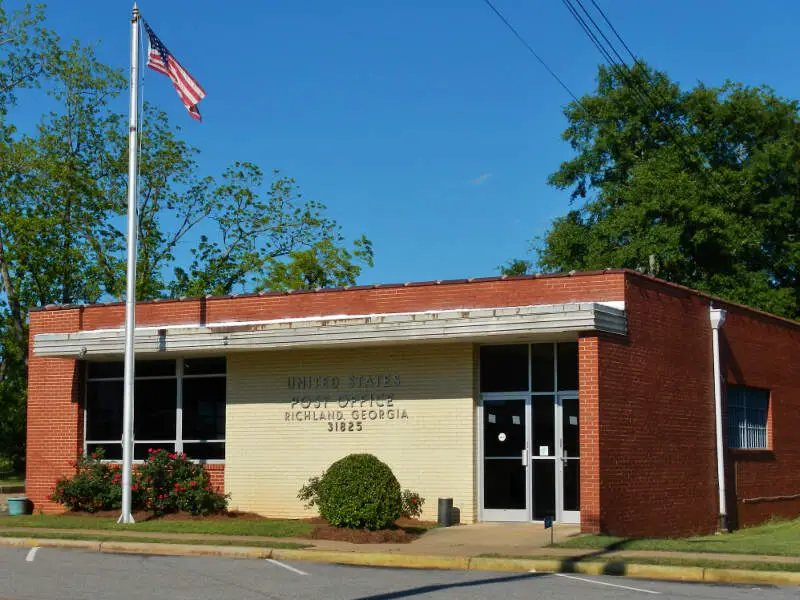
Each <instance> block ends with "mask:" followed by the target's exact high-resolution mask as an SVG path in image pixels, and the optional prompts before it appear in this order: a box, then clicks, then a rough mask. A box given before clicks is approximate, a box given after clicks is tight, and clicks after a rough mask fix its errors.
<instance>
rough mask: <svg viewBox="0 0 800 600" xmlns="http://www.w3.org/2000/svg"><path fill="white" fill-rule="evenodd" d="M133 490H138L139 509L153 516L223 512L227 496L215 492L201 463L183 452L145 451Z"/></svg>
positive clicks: (226, 503)
mask: <svg viewBox="0 0 800 600" xmlns="http://www.w3.org/2000/svg"><path fill="white" fill-rule="evenodd" d="M133 489H134V491H141V494H142V499H141V503H142V508H144V510H147V511H149V512H152V513H153V514H154V515H156V516H160V515H163V514H165V513H170V512H178V511H185V512H188V513H191V514H193V515H206V514H209V513H214V512H220V511H224V510H225V509H226V508H227V505H228V497H227V496H225V495H223V494H220V493H218V492H215V491H214V488H213V486H212V485H211V478H210V477H209V475H208V473H207V472H206V470H205V469H204V468H203V467H202V465H198V464H196V463H193V462H192V461H190V460H189V459H187V458H186V454H180V455H178V454H175V453H172V452H167V451H166V450H161V449H155V450H153V449H150V450H148V456H147V460H146V461H145V463H144V464H143V465H141V466H140V467H139V468H138V469H137V470H136V476H135V478H134V484H133Z"/></svg>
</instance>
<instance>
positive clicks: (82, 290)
mask: <svg viewBox="0 0 800 600" xmlns="http://www.w3.org/2000/svg"><path fill="white" fill-rule="evenodd" d="M43 22H44V12H43V9H42V8H31V7H26V8H24V9H23V10H22V11H20V12H17V13H13V14H10V13H7V12H6V11H5V10H4V9H3V4H2V0H0V284H2V288H0V414H2V415H3V418H2V419H0V458H2V457H6V458H8V457H10V458H13V460H14V461H15V464H16V466H17V468H19V467H20V466H21V459H22V457H23V456H24V420H25V393H24V392H25V388H26V383H25V381H26V357H27V353H28V348H27V339H28V329H27V328H28V325H27V312H28V310H29V309H30V308H31V307H35V306H43V305H47V304H73V303H85V302H96V301H98V300H101V299H117V300H121V299H122V298H123V297H124V290H125V249H126V244H125V225H126V222H125V215H126V211H127V168H128V128H127V115H123V114H119V113H117V112H116V111H115V107H117V106H119V105H120V102H119V99H120V96H121V95H124V93H125V92H126V91H127V78H126V77H125V76H124V74H123V73H122V71H121V70H119V69H115V68H111V67H109V66H107V65H104V64H103V63H101V62H100V61H98V60H97V57H96V56H95V53H94V50H93V48H92V47H90V46H84V45H82V44H80V43H78V42H75V43H73V44H72V45H69V46H65V45H64V44H62V42H61V40H60V39H59V38H58V36H57V35H56V34H55V33H53V32H50V31H47V30H46V29H44V28H43V27H42V25H43ZM26 88H40V90H35V91H31V90H26V91H25V93H27V94H46V95H47V96H46V98H47V102H48V103H49V107H50V110H48V112H47V113H46V114H44V115H43V116H42V118H41V120H40V123H39V125H38V127H37V128H36V129H35V130H34V131H32V132H30V133H28V134H25V135H23V134H20V133H19V132H18V131H17V129H16V128H15V127H14V125H13V122H12V120H11V116H12V115H13V110H12V109H13V107H14V106H15V103H16V101H17V96H18V94H19V93H20V92H21V90H24V89H26ZM140 130H141V136H140V138H141V139H140V177H139V210H138V228H139V229H138V231H139V239H138V259H137V263H138V264H137V299H140V300H144V299H151V298H158V297H168V296H200V295H205V294H228V293H232V292H234V291H250V290H264V289H274V290H285V289H288V288H314V287H326V286H332V285H350V284H354V283H355V281H356V278H357V277H358V276H359V274H360V272H361V269H362V266H363V265H370V266H371V265H372V246H371V243H370V242H369V240H367V239H366V238H364V237H361V238H359V239H357V240H356V241H355V242H354V243H353V244H352V246H349V247H348V244H347V240H346V239H345V237H344V236H343V234H342V233H341V229H340V227H339V225H338V224H337V223H336V221H335V220H334V219H332V218H331V217H329V216H328V215H327V214H326V207H325V206H324V205H322V204H320V203H317V202H314V201H307V200H305V199H304V198H303V197H302V195H301V194H300V192H299V190H298V187H297V184H296V183H295V182H294V180H292V179H291V178H288V177H285V176H282V175H281V174H280V173H278V172H277V171H275V172H273V173H272V174H271V177H269V178H268V177H265V176H264V174H263V173H262V171H261V169H260V168H259V167H258V166H257V165H254V164H252V163H248V162H236V163H234V164H233V165H232V166H231V167H230V168H229V169H227V170H226V171H225V172H224V173H222V175H221V176H219V177H214V176H212V175H210V174H207V173H203V172H201V169H200V167H199V165H198V154H199V152H198V150H197V149H196V148H193V147H191V146H190V145H188V144H187V143H186V142H185V141H183V140H182V139H181V137H180V130H179V128H177V127H174V126H173V125H171V124H170V123H169V120H168V119H167V117H166V115H165V114H164V113H163V112H161V111H159V110H157V109H156V108H154V107H152V106H148V105H145V106H144V107H143V110H142V124H141V128H140ZM186 263H188V264H186Z"/></svg>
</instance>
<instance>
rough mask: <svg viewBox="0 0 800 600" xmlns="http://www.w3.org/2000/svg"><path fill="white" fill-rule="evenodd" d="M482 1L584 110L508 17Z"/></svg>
mask: <svg viewBox="0 0 800 600" xmlns="http://www.w3.org/2000/svg"><path fill="white" fill-rule="evenodd" d="M483 1H484V2H485V3H486V5H487V6H488V7H489V8H491V9H492V11H493V12H494V14H495V15H497V18H498V19H500V20H501V21H502V22H503V23H504V24H505V26H506V27H508V29H509V30H510V31H511V33H513V34H514V36H515V37H516V38H517V39H518V40H519V41H520V42H521V43H522V45H523V46H525V47H526V48H527V49H528V52H530V53H531V54H532V55H533V56H534V58H536V60H538V61H539V63H540V64H541V65H542V66H543V67H544V68H545V69H546V70H547V72H548V73H550V75H551V77H552V78H553V79H555V80H556V81H557V82H558V84H559V85H560V86H561V87H562V88H563V89H564V90H565V91H566V92H567V93H568V94H569V95H570V96H571V97H572V99H573V100H574V101H575V102H576V104H577V105H578V106H580V107H581V108H582V109H583V110H586V108H585V107H584V106H583V104H581V101H580V100H578V97H577V96H576V95H575V94H573V93H572V90H571V89H569V87H568V86H567V84H566V83H564V82H563V81H562V79H561V78H560V77H559V76H558V75H557V74H556V72H555V71H553V69H551V68H550V67H549V66H548V64H547V63H546V62H545V61H544V59H543V58H542V57H541V56H539V55H538V54H537V53H536V50H534V49H533V47H532V46H531V45H530V44H529V43H528V42H527V41H525V38H523V37H522V36H521V35H520V33H519V32H518V31H517V30H516V28H515V27H514V26H513V25H512V24H511V23H509V22H508V19H506V18H505V17H504V16H503V14H502V13H501V12H500V11H499V10H497V7H495V5H494V4H492V2H491V0H483Z"/></svg>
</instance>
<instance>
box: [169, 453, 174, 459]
mask: <svg viewBox="0 0 800 600" xmlns="http://www.w3.org/2000/svg"><path fill="white" fill-rule="evenodd" d="M168 456H169V458H172V459H174V458H176V456H175V455H174V454H169V455H168Z"/></svg>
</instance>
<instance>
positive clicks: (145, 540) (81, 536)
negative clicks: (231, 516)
mask: <svg viewBox="0 0 800 600" xmlns="http://www.w3.org/2000/svg"><path fill="white" fill-rule="evenodd" d="M0 523H3V521H0ZM0 537H19V534H18V533H14V532H13V531H0ZM35 537H36V538H38V539H48V540H83V541H90V542H135V543H137V544H190V545H192V546H247V547H253V548H280V549H282V550H302V549H303V548H311V547H312V546H311V545H310V544H293V543H291V542H271V541H270V542H263V541H258V540H247V539H245V540H208V539H203V538H191V539H175V538H156V537H138V536H137V537H128V536H124V535H114V534H113V533H109V534H103V533H94V534H93V533H58V532H47V531H43V532H41V533H40V534H37V535H36V536H35Z"/></svg>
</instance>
